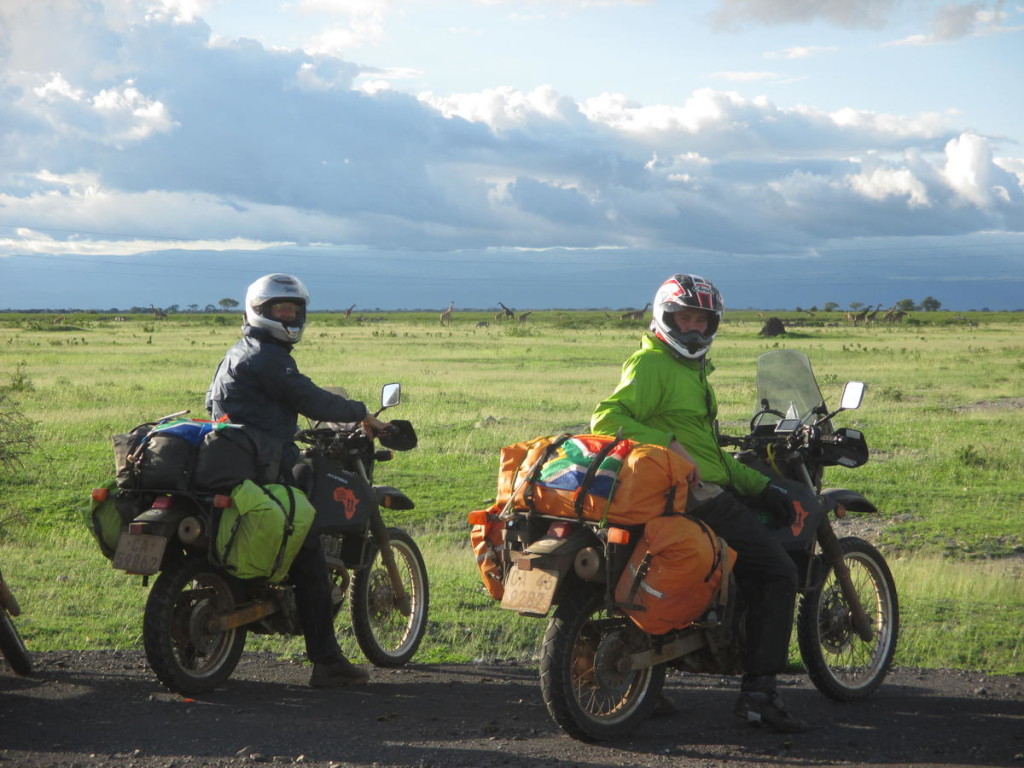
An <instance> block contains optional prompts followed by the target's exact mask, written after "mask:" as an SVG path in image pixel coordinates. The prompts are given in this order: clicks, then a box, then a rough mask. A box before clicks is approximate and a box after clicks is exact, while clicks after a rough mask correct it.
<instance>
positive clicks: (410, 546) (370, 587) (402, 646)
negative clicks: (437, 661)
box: [351, 528, 430, 667]
mask: <svg viewBox="0 0 1024 768" xmlns="http://www.w3.org/2000/svg"><path fill="white" fill-rule="evenodd" d="M388 538H389V539H390V541H391V549H392V551H393V552H394V555H395V561H396V564H397V565H398V571H399V573H400V575H401V580H402V584H403V586H404V588H405V590H406V592H407V593H408V595H409V598H410V608H411V611H410V613H409V615H408V616H405V615H403V613H402V612H401V611H400V610H399V609H398V607H397V606H396V605H395V600H394V590H393V589H392V587H391V579H390V578H389V576H388V572H387V569H386V568H385V567H384V562H383V560H382V559H381V556H380V549H379V548H378V547H374V550H373V552H372V558H371V561H370V566H369V567H367V568H363V569H361V570H359V571H357V572H356V574H355V576H354V577H353V579H352V594H351V606H352V607H351V610H352V630H353V632H354V633H355V636H356V642H358V643H359V648H360V649H361V650H362V652H363V653H364V654H365V655H366V658H367V659H368V660H369V661H370V662H371V663H373V664H374V665H376V666H378V667H400V666H402V665H403V664H406V663H407V662H408V661H409V660H410V659H411V658H412V657H413V655H414V654H415V653H416V650H417V649H418V648H419V646H420V641H421V640H423V636H424V634H425V633H426V631H427V616H428V613H429V611H430V587H429V583H428V579H427V566H426V563H425V562H424V560H423V555H422V554H420V550H419V547H417V546H416V542H415V541H413V539H412V537H411V536H410V535H409V534H407V533H406V532H405V531H403V530H401V529H400V528H389V529H388Z"/></svg>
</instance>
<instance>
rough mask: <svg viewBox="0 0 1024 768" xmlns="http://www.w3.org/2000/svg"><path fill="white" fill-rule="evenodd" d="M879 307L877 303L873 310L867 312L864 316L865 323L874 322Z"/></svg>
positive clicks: (880, 306)
mask: <svg viewBox="0 0 1024 768" xmlns="http://www.w3.org/2000/svg"><path fill="white" fill-rule="evenodd" d="M881 308H882V305H881V304H879V305H878V306H877V307H875V308H874V309H873V310H871V311H870V312H868V316H867V317H865V318H864V322H866V323H873V322H875V318H876V317H877V316H878V310H880V309H881Z"/></svg>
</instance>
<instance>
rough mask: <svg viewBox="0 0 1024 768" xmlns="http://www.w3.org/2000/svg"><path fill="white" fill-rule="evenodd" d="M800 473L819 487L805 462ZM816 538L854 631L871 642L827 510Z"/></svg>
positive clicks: (863, 614)
mask: <svg viewBox="0 0 1024 768" xmlns="http://www.w3.org/2000/svg"><path fill="white" fill-rule="evenodd" d="M800 473H801V475H802V476H803V478H804V482H806V483H807V484H808V485H809V486H810V487H811V488H814V489H815V490H817V489H818V488H819V485H818V484H816V483H815V478H812V477H811V475H810V473H809V472H808V471H807V465H806V464H800ZM816 475H817V480H818V481H819V482H820V480H821V475H820V474H818V473H816ZM817 539H818V544H819V546H821V551H822V554H823V555H824V557H825V562H827V563H829V564H830V565H831V566H832V569H833V570H834V571H835V572H836V580H837V581H838V582H839V587H840V589H841V590H842V591H843V597H844V598H846V604H847V605H848V606H850V620H851V621H852V623H853V630H854V632H856V633H857V636H858V637H860V639H861V640H863V641H864V642H865V643H869V642H871V638H872V637H873V636H874V631H873V630H872V629H871V621H870V619H868V615H867V613H866V612H865V611H864V605H863V604H862V603H861V601H860V595H859V594H857V588H856V587H855V586H854V584H853V577H852V576H850V569H849V568H847V566H846V559H845V558H844V557H843V548H842V547H841V546H839V539H838V538H837V537H836V532H835V531H833V530H832V523H831V522H829V519H828V512H827V511H826V513H825V514H824V515H822V517H821V523H819V524H818V531H817Z"/></svg>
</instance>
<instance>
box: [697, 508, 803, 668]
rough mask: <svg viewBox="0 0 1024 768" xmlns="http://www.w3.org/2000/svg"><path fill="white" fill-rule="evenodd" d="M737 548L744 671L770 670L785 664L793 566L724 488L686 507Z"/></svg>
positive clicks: (751, 514)
mask: <svg viewBox="0 0 1024 768" xmlns="http://www.w3.org/2000/svg"><path fill="white" fill-rule="evenodd" d="M687 512H688V514H690V515H693V516H694V517H697V518H700V519H701V520H703V521H704V522H705V523H707V524H708V525H710V526H711V527H712V529H714V531H715V532H716V533H717V534H718V535H719V536H721V537H722V538H723V539H725V541H726V543H727V544H728V545H729V546H730V547H732V548H733V549H734V550H736V565H735V567H734V569H733V571H734V573H735V574H736V581H737V583H738V584H739V589H740V594H741V596H742V597H743V601H744V602H745V603H746V605H747V623H746V631H747V652H746V659H745V664H744V666H745V668H746V674H747V675H751V676H753V675H774V674H776V673H778V672H781V671H782V670H783V668H784V667H785V666H786V662H787V659H788V655H789V637H790V632H791V630H792V627H793V607H794V604H795V602H796V588H797V569H796V565H795V564H794V563H793V560H792V558H791V557H790V556H789V555H788V554H787V553H786V550H784V549H783V548H782V545H781V544H779V543H778V542H777V541H775V540H774V539H772V538H771V537H770V536H769V534H768V530H767V529H766V528H765V527H764V525H763V524H762V523H761V522H760V521H759V520H758V519H757V516H756V515H755V513H754V512H753V511H752V510H751V509H750V507H748V506H747V505H746V504H744V503H743V502H742V501H741V500H740V499H738V498H737V497H736V496H734V495H733V494H732V493H729V492H728V491H725V492H723V493H721V494H719V495H718V496H716V497H715V498H713V499H711V500H709V501H706V502H704V503H703V504H701V505H699V506H697V507H695V508H693V509H689V510H687Z"/></svg>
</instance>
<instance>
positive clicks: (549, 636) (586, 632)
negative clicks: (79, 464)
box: [540, 589, 665, 741]
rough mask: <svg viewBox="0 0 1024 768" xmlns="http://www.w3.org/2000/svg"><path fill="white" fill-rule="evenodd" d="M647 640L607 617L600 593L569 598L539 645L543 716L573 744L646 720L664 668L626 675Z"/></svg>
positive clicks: (661, 683) (613, 734)
mask: <svg viewBox="0 0 1024 768" xmlns="http://www.w3.org/2000/svg"><path fill="white" fill-rule="evenodd" d="M649 645H650V638H649V637H648V636H647V635H644V634H643V633H642V632H640V631H639V630H637V629H635V628H633V626H632V625H631V624H629V623H628V622H627V620H626V619H618V618H609V617H608V616H607V614H606V612H605V609H604V594H603V592H602V591H601V590H597V589H588V590H583V591H580V592H577V593H575V594H573V595H572V596H571V597H570V598H569V599H568V600H566V601H565V602H563V603H562V604H561V605H559V606H558V608H557V609H556V610H555V614H554V616H553V617H552V619H551V621H550V622H549V624H548V628H547V631H546V632H545V633H544V640H543V643H542V646H541V654H542V655H541V661H540V687H541V693H542V694H543V696H544V703H545V704H546V705H547V708H548V713H549V714H550V715H551V717H552V719H553V720H554V721H555V722H556V723H557V724H558V725H559V727H560V728H561V729H562V730H564V731H565V732H566V733H568V734H569V735H570V736H572V737H573V738H576V739H581V740H584V741H592V740H594V741H600V740H604V739H611V738H615V737H617V736H622V735H625V734H627V733H629V732H631V731H632V730H633V729H635V728H636V727H637V726H638V725H639V724H640V723H642V722H643V721H644V720H646V719H647V718H648V717H649V716H650V714H651V712H652V711H653V710H654V706H655V704H657V701H658V698H659V696H660V695H661V689H662V686H664V684H665V665H664V664H659V665H657V666H654V667H647V668H645V669H636V670H631V669H630V668H629V662H628V659H629V656H630V655H631V654H632V653H635V652H637V651H640V650H644V649H645V647H648V646H649Z"/></svg>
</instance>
